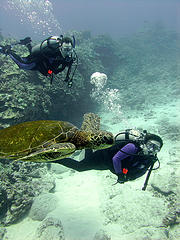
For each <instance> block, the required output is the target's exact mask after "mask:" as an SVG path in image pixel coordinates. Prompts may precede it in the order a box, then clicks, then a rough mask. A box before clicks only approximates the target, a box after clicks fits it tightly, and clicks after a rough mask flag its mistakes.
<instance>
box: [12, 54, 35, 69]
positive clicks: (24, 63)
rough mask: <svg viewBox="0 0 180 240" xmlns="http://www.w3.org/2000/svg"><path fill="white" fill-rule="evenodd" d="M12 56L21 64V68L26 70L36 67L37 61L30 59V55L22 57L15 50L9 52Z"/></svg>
mask: <svg viewBox="0 0 180 240" xmlns="http://www.w3.org/2000/svg"><path fill="white" fill-rule="evenodd" d="M8 55H9V56H10V58H11V59H12V60H13V61H14V62H15V63H16V64H17V65H18V66H19V68H21V69H24V70H32V69H34V68H35V66H36V63H35V62H31V61H29V60H28V57H24V58H22V57H20V56H18V55H17V54H16V53H14V52H13V51H10V53H9V54H8Z"/></svg>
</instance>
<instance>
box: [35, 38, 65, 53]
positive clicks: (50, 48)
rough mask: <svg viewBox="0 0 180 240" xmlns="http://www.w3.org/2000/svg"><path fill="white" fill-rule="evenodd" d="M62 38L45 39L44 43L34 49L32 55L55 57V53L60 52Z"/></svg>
mask: <svg viewBox="0 0 180 240" xmlns="http://www.w3.org/2000/svg"><path fill="white" fill-rule="evenodd" d="M61 40H62V38H61V36H60V37H59V36H51V37H49V38H47V39H45V40H44V41H43V42H42V43H39V44H37V45H35V46H34V47H32V53H31V54H32V55H33V56H38V55H44V56H45V57H51V56H54V52H58V51H59V47H60V45H61Z"/></svg>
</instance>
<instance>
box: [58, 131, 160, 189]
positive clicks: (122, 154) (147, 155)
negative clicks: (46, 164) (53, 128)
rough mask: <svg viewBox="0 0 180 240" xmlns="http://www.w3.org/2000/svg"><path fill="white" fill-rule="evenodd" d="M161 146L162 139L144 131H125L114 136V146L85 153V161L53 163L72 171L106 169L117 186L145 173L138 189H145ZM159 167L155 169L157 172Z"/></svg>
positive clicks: (63, 160) (71, 160)
mask: <svg viewBox="0 0 180 240" xmlns="http://www.w3.org/2000/svg"><path fill="white" fill-rule="evenodd" d="M162 146H163V141H162V139H161V138H160V137H159V136H157V135H155V134H151V133H148V132H147V131H146V130H144V131H139V130H134V129H127V130H125V131H123V132H120V133H118V134H117V135H116V136H115V145H114V146H112V147H110V148H107V149H103V150H97V151H95V152H93V150H92V149H86V150H85V158H84V159H83V160H82V161H80V162H78V161H75V160H74V159H71V158H65V159H61V160H57V161H54V163H59V164H62V165H64V166H66V167H69V168H72V169H74V170H76V171H79V172H82V171H87V170H91V169H94V170H108V169H109V170H110V171H111V172H112V173H113V174H116V176H117V183H124V182H127V181H130V180H134V179H136V178H138V177H141V176H142V175H144V174H145V173H146V171H147V170H149V171H148V174H147V177H146V180H145V183H144V186H143V188H142V190H146V187H147V184H148V180H149V177H150V174H151V171H152V170H155V169H153V166H154V163H155V162H157V161H158V163H159V166H160V162H159V160H158V158H157V153H158V152H159V151H160V150H161V148H162ZM159 166H158V167H157V168H156V169H158V168H159Z"/></svg>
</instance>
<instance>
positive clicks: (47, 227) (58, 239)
mask: <svg viewBox="0 0 180 240" xmlns="http://www.w3.org/2000/svg"><path fill="white" fill-rule="evenodd" d="M50 239H51V240H65V237H64V229H63V226H62V223H61V221H60V220H59V219H57V218H55V217H48V218H46V219H44V221H43V222H42V223H41V224H40V226H39V227H38V229H37V231H36V233H35V237H34V240H50Z"/></svg>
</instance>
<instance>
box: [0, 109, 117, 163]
mask: <svg viewBox="0 0 180 240" xmlns="http://www.w3.org/2000/svg"><path fill="white" fill-rule="evenodd" d="M113 143H114V137H113V135H112V133H110V132H107V131H101V130H100V118H99V116H98V115H96V114H93V113H87V114H84V121H83V124H82V126H81V129H78V128H77V127H76V126H74V125H73V124H71V123H69V122H65V121H53V120H39V121H30V122H23V123H20V124H17V125H13V126H10V127H7V128H5V129H1V130H0V159H15V160H20V161H32V162H49V161H55V160H58V159H62V158H66V157H68V156H69V155H71V154H72V153H73V152H75V151H76V150H78V149H83V148H92V149H103V148H107V147H110V146H112V145H113Z"/></svg>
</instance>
